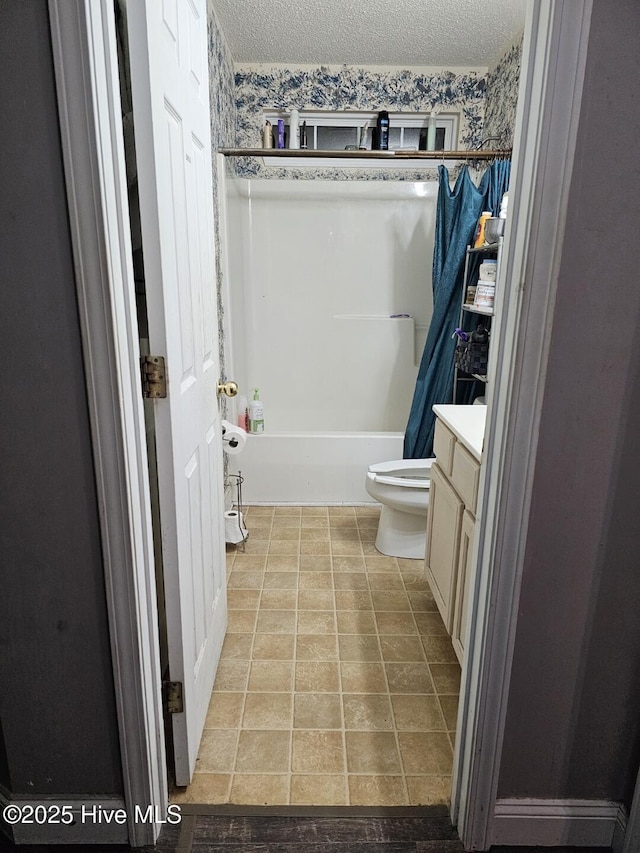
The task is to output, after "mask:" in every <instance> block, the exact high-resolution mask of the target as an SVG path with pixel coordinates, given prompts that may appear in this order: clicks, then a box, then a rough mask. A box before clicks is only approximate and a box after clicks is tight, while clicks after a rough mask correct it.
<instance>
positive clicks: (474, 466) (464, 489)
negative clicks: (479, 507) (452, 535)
mask: <svg viewBox="0 0 640 853" xmlns="http://www.w3.org/2000/svg"><path fill="white" fill-rule="evenodd" d="M479 479H480V463H479V462H478V460H477V459H475V458H474V457H473V456H472V455H471V454H470V453H469V451H468V450H467V449H466V448H465V447H463V446H462V445H461V444H460V442H459V441H457V442H456V443H455V445H454V447H453V464H452V469H451V483H452V484H453V487H454V489H455V490H456V492H457V493H458V494H459V495H460V497H461V498H462V500H463V502H464V505H465V506H466V508H467V509H468V510H469V512H472V513H474V514H475V511H476V500H477V498H478V481H479Z"/></svg>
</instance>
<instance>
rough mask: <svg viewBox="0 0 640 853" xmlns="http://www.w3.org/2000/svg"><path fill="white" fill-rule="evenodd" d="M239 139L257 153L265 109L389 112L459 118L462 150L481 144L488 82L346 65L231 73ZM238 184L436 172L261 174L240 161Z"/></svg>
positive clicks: (462, 75)
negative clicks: (245, 180)
mask: <svg viewBox="0 0 640 853" xmlns="http://www.w3.org/2000/svg"><path fill="white" fill-rule="evenodd" d="M235 83H236V107H237V137H236V144H237V146H238V147H240V148H254V147H260V144H261V136H260V132H261V126H262V111H263V110H264V109H291V108H292V107H297V108H298V109H314V110H318V109H326V110H348V109H352V110H367V111H372V112H377V111H378V110H389V111H390V112H430V111H431V110H432V109H434V108H435V109H439V110H441V111H443V112H457V113H459V114H460V128H459V133H460V140H459V144H460V147H461V148H473V146H474V145H477V144H478V143H479V142H480V140H481V139H482V126H483V121H484V104H485V88H486V79H485V77H484V75H483V74H482V73H480V72H479V71H477V70H473V69H470V70H467V71H463V72H461V71H455V72H454V71H446V70H444V71H435V70H434V71H433V72H431V73H429V72H417V71H411V70H408V69H404V70H391V71H385V70H381V69H375V68H357V67H353V66H348V65H343V66H339V67H333V66H331V67H330V66H322V67H320V68H315V67H308V66H299V67H291V68H272V67H269V66H242V65H240V66H236V75H235ZM236 171H237V173H238V174H239V175H241V176H242V177H261V178H262V177H268V178H283V177H287V178H325V179H326V178H330V179H331V178H332V179H342V180H361V179H363V178H364V179H367V180H410V181H416V180H429V179H435V178H436V176H437V167H434V168H430V167H426V168H422V169H416V170H413V169H411V170H405V169H390V168H385V169H357V168H335V169H334V168H328V169H310V168H305V169H295V168H280V167H265V166H263V165H262V163H261V162H260V161H258V160H256V159H251V158H244V159H242V160H239V161H237V163H236Z"/></svg>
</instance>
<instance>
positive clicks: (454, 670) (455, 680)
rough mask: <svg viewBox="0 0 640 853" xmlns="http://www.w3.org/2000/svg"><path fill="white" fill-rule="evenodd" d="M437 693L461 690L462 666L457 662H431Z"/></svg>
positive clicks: (430, 667) (430, 666)
mask: <svg viewBox="0 0 640 853" xmlns="http://www.w3.org/2000/svg"><path fill="white" fill-rule="evenodd" d="M429 669H430V670H431V677H432V678H433V683H434V685H435V689H436V693H459V692H460V666H459V665H458V664H457V663H431V664H429Z"/></svg>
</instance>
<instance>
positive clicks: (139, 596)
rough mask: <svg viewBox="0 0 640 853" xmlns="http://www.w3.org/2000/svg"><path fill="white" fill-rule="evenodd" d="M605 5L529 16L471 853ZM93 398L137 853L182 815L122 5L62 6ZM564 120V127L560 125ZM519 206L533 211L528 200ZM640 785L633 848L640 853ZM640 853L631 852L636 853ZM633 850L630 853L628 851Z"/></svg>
mask: <svg viewBox="0 0 640 853" xmlns="http://www.w3.org/2000/svg"><path fill="white" fill-rule="evenodd" d="M591 5H592V3H591V0H585V2H584V3H580V4H577V3H574V2H572V0H532V2H531V3H530V4H529V5H528V12H527V14H528V19H527V28H526V39H525V45H524V51H523V60H522V71H521V82H520V85H521V95H520V97H521V100H522V104H523V106H522V107H521V109H520V110H519V118H518V121H517V126H516V134H515V141H514V161H513V178H512V192H511V195H512V199H511V204H510V211H509V219H508V220H507V235H506V236H507V238H508V239H507V248H506V251H505V259H504V263H503V265H502V273H501V274H502V276H503V280H505V281H506V280H507V279H508V280H510V281H518V282H520V284H519V287H518V288H517V289H515V290H513V289H512V291H511V293H510V294H508V295H507V294H506V293H505V288H498V295H497V307H498V314H499V315H501V318H500V319H499V320H497V322H496V326H495V328H494V346H493V347H492V353H491V358H492V361H493V375H500V376H501V383H500V385H499V386H497V387H496V389H494V391H493V392H492V394H491V397H490V400H489V404H490V405H489V409H488V440H487V442H486V446H485V450H484V453H485V465H484V466H483V473H482V477H481V483H480V507H479V510H480V512H481V517H482V521H481V523H480V524H479V525H478V535H477V537H476V543H475V546H474V558H473V559H474V564H475V566H476V568H477V572H476V577H477V583H476V588H475V590H474V598H475V600H476V602H477V608H476V609H475V611H474V612H473V613H470V614H469V623H468V626H467V638H466V640H467V642H466V647H467V649H468V653H467V657H466V662H465V667H464V670H463V681H462V685H461V702H460V710H459V717H458V737H457V741H456V752H455V758H454V779H453V788H452V818H453V820H454V822H455V823H456V824H457V826H458V828H459V832H460V835H461V837H462V840H463V842H464V844H465V847H466V848H467V849H477V850H482V849H486V848H487V846H488V845H489V844H490V843H491V839H492V832H493V827H494V821H495V815H494V811H495V804H496V797H497V784H498V771H499V761H500V753H501V748H502V738H503V732H504V727H505V718H506V707H507V698H508V689H509V674H510V668H511V664H512V660H513V650H514V644H515V634H516V627H517V619H518V597H519V590H520V581H521V577H522V568H523V550H522V542H523V541H524V537H523V535H522V534H523V532H524V531H523V527H522V520H523V519H526V518H527V511H528V506H529V503H530V497H531V489H532V477H533V469H534V462H535V445H536V440H537V430H538V424H539V419H540V412H541V404H542V395H543V390H544V381H543V378H544V372H545V367H546V359H547V353H548V347H549V338H550V328H551V320H552V317H553V308H554V301H555V287H556V278H557V269H558V261H559V257H560V252H561V248H562V238H563V230H564V217H565V211H566V204H567V195H568V190H569V183H570V179H571V164H572V160H573V151H574V145H575V137H576V131H577V125H578V118H579V112H580V101H581V91H582V82H583V77H584V62H585V54H586V47H587V42H588V34H589V20H590V12H591ZM49 11H50V17H51V30H52V42H53V50H54V60H55V66H56V85H57V90H58V100H59V105H60V126H61V134H62V147H63V151H64V159H65V170H66V179H67V191H68V195H69V210H70V223H71V232H72V239H73V244H74V253H75V262H76V270H77V279H78V298H79V306H80V316H81V324H82V330H83V339H84V344H85V360H86V372H87V390H88V399H89V408H90V414H91V429H92V435H93V445H94V455H95V467H96V477H97V486H98V495H99V502H100V507H101V525H102V537H103V547H104V561H105V579H106V594H107V602H108V609H109V624H110V631H111V646H112V655H113V666H114V680H115V692H116V701H117V710H118V722H119V730H120V744H121V751H122V766H123V777H124V780H125V793H124V797H125V802H126V804H127V806H128V807H129V808H128V811H129V813H130V819H129V827H128V828H129V840H130V843H132V844H136V845H141V844H147V843H151V841H153V840H154V838H155V837H156V836H157V834H158V832H159V830H160V827H161V824H159V823H154V824H152V825H149V824H139V823H138V824H136V823H135V822H134V821H133V819H132V818H133V806H134V804H141V803H142V804H151V805H153V806H155V807H156V808H158V809H159V810H160V812H163V811H164V810H165V809H166V806H167V802H168V792H167V782H166V763H165V762H166V758H165V748H164V730H163V714H162V702H161V683H160V679H161V674H160V663H159V655H158V632H157V624H156V615H157V606H156V597H155V581H154V564H153V540H152V535H151V515H150V500H149V485H148V474H147V468H146V466H147V459H146V443H145V432H144V416H143V407H142V400H141V397H140V391H139V380H138V374H137V368H138V359H139V348H138V339H137V323H136V314H135V304H134V302H133V292H134V290H133V270H132V263H131V245H130V237H129V230H128V205H127V194H126V171H125V166H124V152H123V142H122V139H123V136H122V127H121V116H120V97H119V88H118V76H117V74H118V71H117V57H116V46H115V32H114V26H113V15H112V14H110V12H111V6H110V4H109V3H104V2H100V3H95V2H93V0H49ZM558 115H560V116H562V117H563V120H562V121H558V120H557V118H556V117H557V116H558ZM516 199H517V203H516V202H515V200H516ZM639 778H640V777H639ZM638 826H640V785H638V786H637V787H636V793H635V796H634V807H633V809H632V813H631V818H630V820H629V823H628V825H627V839H629V838H632V837H633V838H636V837H638V836H640V830H639V829H638ZM627 848H628V845H627V846H626V847H625V849H627ZM628 849H630V848H628Z"/></svg>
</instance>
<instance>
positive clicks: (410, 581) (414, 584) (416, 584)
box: [402, 572, 433, 600]
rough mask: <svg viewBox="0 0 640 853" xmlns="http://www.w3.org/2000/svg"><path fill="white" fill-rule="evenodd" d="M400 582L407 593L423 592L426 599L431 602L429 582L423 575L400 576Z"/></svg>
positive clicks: (407, 574) (431, 594)
mask: <svg viewBox="0 0 640 853" xmlns="http://www.w3.org/2000/svg"><path fill="white" fill-rule="evenodd" d="M402 582H403V583H404V585H405V588H406V589H407V591H408V592H423V593H425V596H426V598H428V599H430V600H433V593H432V592H431V587H430V586H429V581H428V580H427V579H426V578H425V576H424V573H423V572H420V573H419V574H417V573H415V574H414V573H413V572H412V573H411V574H409V573H407V572H405V573H404V574H402Z"/></svg>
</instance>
